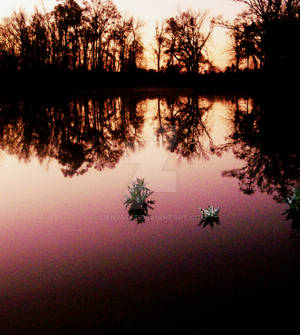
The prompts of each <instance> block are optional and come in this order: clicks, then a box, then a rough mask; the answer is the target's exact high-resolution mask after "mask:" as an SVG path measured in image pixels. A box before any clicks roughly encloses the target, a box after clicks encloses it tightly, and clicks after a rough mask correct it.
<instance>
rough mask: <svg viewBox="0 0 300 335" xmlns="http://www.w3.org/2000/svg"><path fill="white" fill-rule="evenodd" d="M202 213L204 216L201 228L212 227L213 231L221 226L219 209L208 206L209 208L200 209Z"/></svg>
mask: <svg viewBox="0 0 300 335" xmlns="http://www.w3.org/2000/svg"><path fill="white" fill-rule="evenodd" d="M199 209H200V212H201V214H202V217H201V221H200V223H199V225H200V226H203V228H205V227H206V226H210V227H211V229H213V227H214V226H215V225H216V224H219V222H220V219H219V213H220V208H219V207H214V206H212V205H211V206H208V207H207V208H199Z"/></svg>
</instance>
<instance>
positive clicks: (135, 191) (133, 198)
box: [124, 178, 155, 223]
mask: <svg viewBox="0 0 300 335" xmlns="http://www.w3.org/2000/svg"><path fill="white" fill-rule="evenodd" d="M128 191H129V196H128V195H127V196H126V200H125V203H124V204H125V207H126V209H127V211H128V215H129V217H130V218H131V220H135V221H137V223H143V222H145V217H146V216H149V215H148V210H149V209H153V207H151V206H150V205H153V204H154V203H155V202H154V201H153V200H148V198H149V196H150V195H151V194H152V193H153V191H151V190H150V189H149V188H148V187H146V184H145V181H144V179H140V178H137V180H136V181H134V182H132V183H131V185H129V186H128Z"/></svg>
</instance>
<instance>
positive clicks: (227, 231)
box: [0, 92, 300, 335]
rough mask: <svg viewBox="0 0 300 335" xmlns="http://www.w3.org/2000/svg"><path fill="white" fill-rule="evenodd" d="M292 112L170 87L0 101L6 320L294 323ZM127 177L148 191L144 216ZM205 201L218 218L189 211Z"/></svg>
mask: <svg viewBox="0 0 300 335" xmlns="http://www.w3.org/2000/svg"><path fill="white" fill-rule="evenodd" d="M283 106H285V109H284V110H283ZM276 108H277V110H276ZM298 109H299V107H298ZM289 113H292V111H290V110H289V109H288V108H286V101H284V102H283V103H281V104H278V101H275V100H274V101H272V102H271V103H270V101H258V100H255V99H242V98H235V97H231V98H230V99H220V98H214V99H212V98H211V99H208V98H205V97H201V96H198V95H196V94H194V95H190V96H188V95H184V94H183V95H180V94H178V93H176V92H174V93H172V92H169V93H168V94H159V95H158V94H157V95H155V94H153V93H152V94H151V95H150V94H149V95H146V94H144V95H139V94H136V95H130V96H129V95H125V94H124V95H123V96H117V97H114V96H110V97H95V96H93V97H89V98H88V97H80V98H76V99H60V100H54V99H42V98H41V99H38V100H37V99H35V100H30V99H27V100H22V101H21V100H20V101H17V100H15V101H1V102H0V149H1V151H0V171H1V173H0V185H1V196H0V213H1V219H0V248H1V252H0V332H1V334H5V335H16V334H106V333H113V332H118V333H119V334H122V333H124V332H125V331H130V332H131V333H134V332H136V333H139V334H175V333H176V334H177V333H178V334H221V333H226V331H230V332H231V333H232V334H233V333H234V334H245V333H251V334H261V333H266V334H267V333H270V331H271V330H272V331H273V330H275V329H281V330H282V331H283V332H282V333H285V334H289V331H288V328H289V327H291V326H292V325H293V323H296V319H297V317H298V315H297V307H294V306H293V304H294V302H296V303H297V305H298V304H299V300H298V298H297V294H298V293H299V291H298V283H299V265H300V259H299V255H300V242H299V241H300V240H299V237H300V233H299V222H298V221H297V220H296V219H294V220H293V218H290V219H287V218H286V215H284V212H285V211H286V210H287V209H288V205H287V204H286V203H285V202H284V199H285V198H286V196H287V195H289V194H291V192H292V189H293V187H295V186H297V185H299V179H300V178H299V157H300V156H299V146H298V143H297V138H298V135H297V129H296V126H295V124H297V121H296V122H295V120H293V118H292V116H290V115H289ZM292 115H293V114H292ZM136 178H144V180H145V182H146V184H147V187H148V188H149V189H151V190H152V191H153V192H154V193H153V194H152V195H151V197H150V198H151V200H153V201H154V204H153V205H151V207H152V209H151V208H148V212H145V213H144V214H148V216H147V215H145V216H143V217H142V218H141V217H140V218H139V219H138V218H137V217H133V216H132V215H131V216H130V215H129V213H128V211H127V209H126V207H125V206H124V201H125V196H126V194H128V186H129V184H130V183H131V182H132V181H134V180H136ZM208 205H214V206H217V207H219V208H220V213H219V222H215V223H214V222H213V223H212V224H211V225H205V224H204V223H203V222H202V223H201V224H200V216H201V212H200V210H199V208H206V207H207V206H208ZM141 221H144V222H141ZM297 305H296V306H297Z"/></svg>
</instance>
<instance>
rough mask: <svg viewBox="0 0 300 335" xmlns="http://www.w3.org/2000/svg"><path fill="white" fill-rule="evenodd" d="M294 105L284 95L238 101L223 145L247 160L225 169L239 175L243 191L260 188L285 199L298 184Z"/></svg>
mask: <svg viewBox="0 0 300 335" xmlns="http://www.w3.org/2000/svg"><path fill="white" fill-rule="evenodd" d="M294 107H295V106H294ZM294 107H292V105H291V104H288V101H286V100H285V99H283V101H282V99H281V100H280V101H279V100H274V99H266V100H264V99H262V100H251V101H247V104H246V107H245V108H242V107H241V104H240V103H239V101H237V103H236V108H235V111H234V117H233V120H232V121H233V131H232V134H231V135H230V137H229V139H228V143H227V144H225V145H224V146H223V149H224V150H228V149H229V148H230V149H232V150H233V153H234V155H235V156H236V157H237V158H239V159H241V160H243V161H244V162H245V163H246V164H245V165H244V167H243V168H241V169H232V170H229V171H224V172H223V176H230V177H235V178H237V179H238V180H239V185H240V189H241V191H243V192H244V193H246V194H252V193H253V192H255V190H256V189H259V190H260V191H261V192H267V193H268V194H272V195H273V196H274V199H275V200H277V201H279V202H285V199H287V197H288V196H290V195H291V194H292V192H293V188H294V187H296V186H297V185H299V182H300V175H299V166H300V165H299V163H300V161H299V160H300V159H299V145H298V138H297V137H298V135H297V129H296V125H297V120H296V117H297V115H295V113H294Z"/></svg>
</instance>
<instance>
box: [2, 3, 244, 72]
mask: <svg viewBox="0 0 300 335" xmlns="http://www.w3.org/2000/svg"><path fill="white" fill-rule="evenodd" d="M42 1H43V2H44V4H45V7H46V8H47V9H50V10H51V9H53V7H54V6H55V4H56V2H57V1H56V0H0V17H5V16H9V15H10V14H11V13H12V11H13V10H14V9H19V8H23V9H25V10H26V12H28V13H30V12H31V11H32V10H33V8H34V7H35V6H39V5H40V4H41V3H42ZM78 3H80V1H78ZM114 3H115V4H116V5H117V7H118V9H119V10H120V11H121V12H122V13H123V14H127V15H133V16H135V17H138V18H140V19H141V20H143V21H144V23H145V27H144V30H143V33H144V37H143V41H144V43H145V47H146V49H147V50H146V54H147V55H148V66H150V67H151V60H149V58H151V55H152V54H151V43H152V38H153V35H154V27H155V22H156V21H158V20H162V19H164V18H168V17H170V16H174V15H176V13H177V12H178V10H179V9H181V10H185V9H188V8H192V9H195V10H200V11H205V10H208V12H209V15H211V16H216V15H223V16H224V18H226V19H231V18H234V17H235V16H236V14H237V13H239V12H240V11H241V9H242V6H241V4H237V3H234V2H233V1H232V0H151V1H141V0H114ZM227 43H228V42H227V37H226V35H225V32H224V30H223V29H221V28H216V29H215V32H214V39H213V41H212V43H211V45H210V50H211V54H212V55H213V57H214V60H215V64H216V65H217V66H219V67H221V68H223V67H224V66H225V65H226V64H227V57H228V55H227V54H226V49H227V48H228V44H227Z"/></svg>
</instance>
